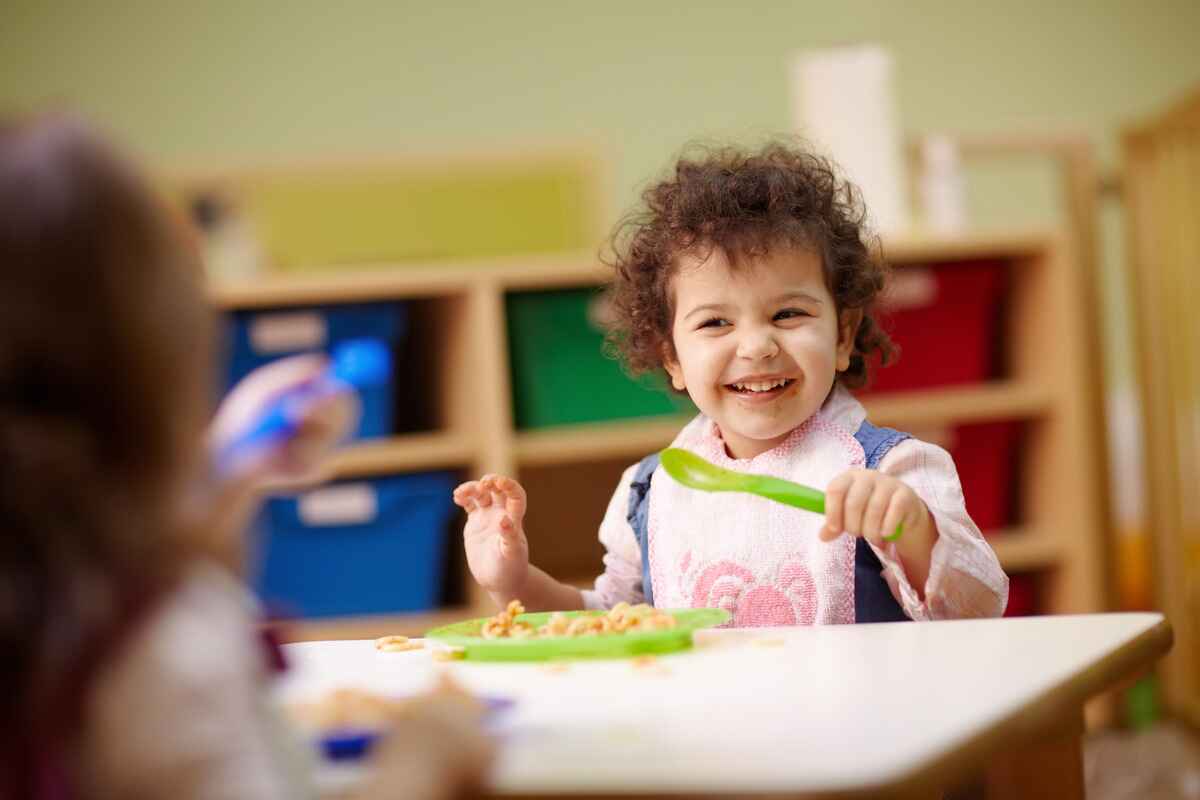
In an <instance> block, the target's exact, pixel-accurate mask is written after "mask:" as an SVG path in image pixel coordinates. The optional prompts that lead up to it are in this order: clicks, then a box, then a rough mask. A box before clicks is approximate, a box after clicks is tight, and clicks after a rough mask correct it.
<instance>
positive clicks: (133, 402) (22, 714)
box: [0, 115, 211, 794]
mask: <svg viewBox="0 0 1200 800" xmlns="http://www.w3.org/2000/svg"><path fill="white" fill-rule="evenodd" d="M181 230H182V228H177V227H176V225H175V224H174V223H173V221H172V219H171V218H170V217H169V216H168V215H167V214H166V212H165V210H164V207H162V206H161V205H160V204H159V202H158V201H157V200H156V198H155V197H154V195H153V194H152V193H151V191H150V190H149V188H148V187H147V185H146V184H145V183H144V181H143V179H142V178H141V177H139V175H138V174H137V172H136V171H135V170H134V169H133V168H132V167H131V166H129V165H128V164H127V162H126V161H125V160H124V159H122V158H121V157H120V156H119V155H118V154H117V153H116V152H115V151H114V150H112V149H111V148H110V147H109V146H108V145H106V144H105V143H104V141H103V140H102V139H101V138H100V137H99V136H98V135H97V134H96V133H94V132H92V131H91V130H90V129H89V128H88V127H87V126H86V125H85V124H83V123H82V122H80V121H78V120H75V119H72V118H70V117H66V116H57V115H56V116H45V117H41V118H35V119H32V120H25V121H18V120H8V121H5V120H3V119H0V304H2V308H0V530H2V531H3V535H0V652H3V653H4V654H5V655H4V658H3V659H0V664H2V666H0V678H2V679H3V684H4V687H5V689H4V692H3V693H0V697H2V698H3V699H0V706H2V707H3V711H4V714H3V715H2V716H0V718H3V719H5V720H6V721H10V723H9V731H8V733H9V734H12V733H16V734H17V735H18V736H29V737H36V736H37V735H39V733H40V734H42V735H44V736H55V735H61V734H62V733H64V732H65V731H69V730H70V729H71V728H72V727H73V725H74V724H75V722H76V720H74V719H73V715H77V714H78V713H79V710H80V705H81V703H82V692H83V691H84V690H85V689H84V687H85V685H86V682H87V680H88V679H89V678H90V676H91V674H92V672H93V671H94V670H95V668H96V665H97V664H98V663H100V662H102V661H103V659H104V658H105V657H106V656H110V655H111V652H110V651H111V649H112V647H113V646H114V645H115V643H116V642H117V640H118V639H119V638H120V636H121V635H123V632H124V631H125V630H126V629H127V628H128V627H129V622H130V620H132V619H133V618H135V617H136V616H138V614H139V609H141V608H144V607H145V606H146V605H147V604H148V601H149V599H150V598H152V597H154V596H156V595H160V594H161V593H162V591H165V587H168V586H169V585H171V583H172V581H173V580H174V578H175V576H176V574H177V573H178V571H179V570H180V569H181V567H182V564H183V560H184V559H183V551H184V550H185V549H186V548H188V547H189V544H188V542H189V540H190V539H191V537H190V536H188V535H185V533H184V529H183V522H182V515H180V514H178V510H179V504H178V501H179V498H180V497H181V496H182V495H183V493H184V491H185V487H186V486H187V485H189V484H190V481H191V479H192V477H193V470H194V469H195V468H196V467H197V464H198V463H199V461H198V458H199V455H200V454H199V453H198V447H197V445H198V444H199V442H200V441H201V440H200V438H199V437H200V432H201V429H202V425H203V423H204V421H205V415H206V411H207V405H208V401H209V398H210V396H211V395H210V392H209V389H208V386H207V385H206V381H207V378H208V376H209V369H208V366H209V365H208V357H209V353H210V348H211V321H210V318H209V312H208V310H207V306H206V304H205V302H204V296H203V293H202V291H203V290H202V282H201V281H202V277H203V275H202V272H201V271H200V268H199V266H198V263H197V262H196V261H195V260H194V258H193V255H192V252H191V251H190V249H189V248H188V247H187V246H186V245H185V241H184V239H183V238H181V236H180V231H181ZM4 738H5V737H4V736H0V741H3V739H4ZM18 744H19V743H18ZM58 744H59V745H62V744H63V743H62V742H59V743H58ZM26 746H27V745H26ZM6 749H8V750H9V754H10V755H11V752H12V750H11V749H10V748H6ZM2 772H3V770H2V769H0V786H2V785H3V783H4V775H3V774H2ZM2 793H3V792H2V791H0V794H2Z"/></svg>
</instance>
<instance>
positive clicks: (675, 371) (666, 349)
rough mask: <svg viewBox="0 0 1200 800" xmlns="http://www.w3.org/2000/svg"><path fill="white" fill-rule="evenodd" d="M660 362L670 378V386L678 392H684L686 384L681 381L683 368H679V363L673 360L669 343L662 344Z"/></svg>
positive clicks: (673, 353) (673, 355) (673, 354)
mask: <svg viewBox="0 0 1200 800" xmlns="http://www.w3.org/2000/svg"><path fill="white" fill-rule="evenodd" d="M662 360H663V369H665V370H666V371H667V374H668V375H670V376H671V386H673V387H675V389H677V390H678V391H681V392H682V391H685V390H686V389H687V384H686V383H685V382H684V380H683V368H682V367H680V366H679V361H678V360H677V359H676V358H675V350H674V348H672V347H671V344H670V343H669V342H663V346H662Z"/></svg>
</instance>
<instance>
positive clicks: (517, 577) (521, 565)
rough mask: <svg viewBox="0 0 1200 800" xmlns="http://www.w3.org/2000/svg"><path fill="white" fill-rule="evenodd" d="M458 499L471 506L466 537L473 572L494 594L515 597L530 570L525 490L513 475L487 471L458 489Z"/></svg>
mask: <svg viewBox="0 0 1200 800" xmlns="http://www.w3.org/2000/svg"><path fill="white" fill-rule="evenodd" d="M454 502H455V503H457V504H458V505H460V506H462V507H463V508H465V509H466V510H467V524H466V527H465V528H464V529H463V541H464V544H465V545H466V550H467V565H468V566H469V567H470V568H471V574H472V575H474V576H475V580H476V581H478V582H479V585H480V586H482V587H483V588H484V589H486V590H487V591H488V592H491V593H492V594H493V595H499V596H503V597H509V598H511V597H515V596H516V594H517V592H519V590H520V588H521V586H522V584H524V582H525V578H526V576H527V574H528V572H529V542H528V541H527V540H526V539H525V531H524V528H523V527H522V522H523V521H524V519H525V490H524V489H523V488H522V487H521V484H519V483H517V482H516V481H514V480H513V479H512V478H506V477H504V476H502V475H485V476H483V478H482V479H481V480H478V481H469V482H468V483H464V484H462V485H461V486H459V487H458V488H457V489H455V490H454Z"/></svg>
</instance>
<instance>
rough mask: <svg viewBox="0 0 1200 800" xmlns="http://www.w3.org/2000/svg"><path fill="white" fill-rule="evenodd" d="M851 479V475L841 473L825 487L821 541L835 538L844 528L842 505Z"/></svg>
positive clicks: (844, 502) (852, 478)
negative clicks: (823, 525) (823, 524)
mask: <svg viewBox="0 0 1200 800" xmlns="http://www.w3.org/2000/svg"><path fill="white" fill-rule="evenodd" d="M853 480H854V477H853V475H851V474H850V473H848V472H847V473H843V474H841V475H838V476H837V477H836V478H834V479H833V480H832V481H830V482H829V486H827V487H826V488H825V527H824V528H822V529H821V539H822V540H823V541H826V542H827V541H830V540H831V539H836V538H837V537H839V536H841V535H842V531H844V530H845V529H846V528H845V526H844V525H843V524H842V520H843V519H844V514H843V507H844V506H845V504H846V492H847V491H848V490H849V489H850V484H851V483H852V482H853Z"/></svg>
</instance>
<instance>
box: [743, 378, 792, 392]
mask: <svg viewBox="0 0 1200 800" xmlns="http://www.w3.org/2000/svg"><path fill="white" fill-rule="evenodd" d="M787 382H788V379H787V378H779V379H777V380H773V381H753V382H751V383H735V384H732V386H733V388H735V389H737V390H738V391H742V392H769V391H771V390H772V389H777V388H779V387H780V386H783V385H784V384H785V383H787Z"/></svg>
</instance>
